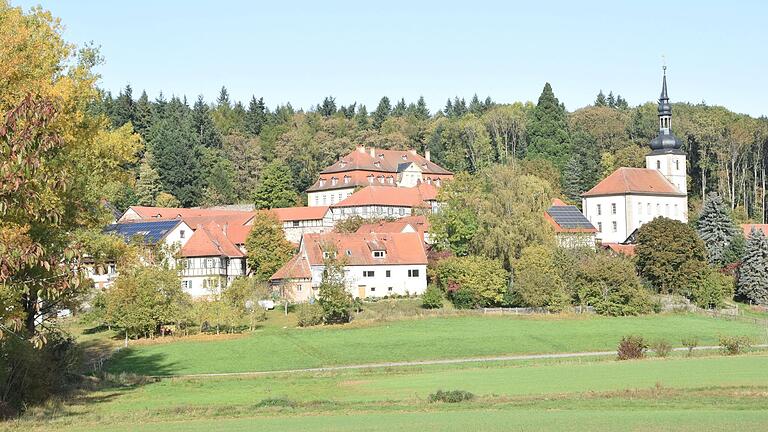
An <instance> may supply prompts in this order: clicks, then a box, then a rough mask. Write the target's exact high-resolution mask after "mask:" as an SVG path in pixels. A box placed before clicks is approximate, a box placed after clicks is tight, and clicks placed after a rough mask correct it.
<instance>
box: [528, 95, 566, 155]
mask: <svg viewBox="0 0 768 432" xmlns="http://www.w3.org/2000/svg"><path fill="white" fill-rule="evenodd" d="M569 149H570V136H569V134H568V123H567V119H566V114H565V108H564V107H563V106H562V105H560V101H558V100H557V98H556V97H555V94H554V92H553V91H552V86H550V85H549V83H546V84H545V85H544V90H542V92H541V96H539V102H538V104H537V105H536V108H534V110H533V115H532V118H531V120H530V122H529V126H528V149H527V157H528V158H530V159H537V158H539V159H547V160H549V161H550V162H552V163H553V164H555V166H557V167H562V166H563V165H565V162H566V161H567V160H568V159H569Z"/></svg>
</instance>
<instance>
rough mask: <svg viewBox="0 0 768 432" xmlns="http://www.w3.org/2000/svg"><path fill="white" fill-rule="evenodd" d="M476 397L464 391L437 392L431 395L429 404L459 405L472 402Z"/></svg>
mask: <svg viewBox="0 0 768 432" xmlns="http://www.w3.org/2000/svg"><path fill="white" fill-rule="evenodd" d="M474 397H475V395H473V394H472V393H470V392H468V391H464V390H446V391H443V390H438V391H437V392H435V393H432V394H431V395H429V402H430V403H434V402H446V403H459V402H463V401H468V400H471V399H472V398H474Z"/></svg>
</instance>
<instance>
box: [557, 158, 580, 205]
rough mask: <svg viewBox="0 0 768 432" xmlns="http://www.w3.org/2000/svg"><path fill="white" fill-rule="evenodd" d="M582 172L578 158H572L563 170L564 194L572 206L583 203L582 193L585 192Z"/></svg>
mask: <svg viewBox="0 0 768 432" xmlns="http://www.w3.org/2000/svg"><path fill="white" fill-rule="evenodd" d="M581 178H582V170H581V165H580V164H579V161H578V159H576V157H571V158H570V159H569V160H568V162H567V163H566V164H565V167H564V168H563V176H562V182H563V184H562V188H563V194H564V195H565V197H566V198H567V199H568V201H569V202H570V203H572V204H575V205H579V204H580V203H581V193H582V192H584V191H583V190H582V187H581Z"/></svg>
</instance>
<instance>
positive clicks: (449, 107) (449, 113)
mask: <svg viewBox="0 0 768 432" xmlns="http://www.w3.org/2000/svg"><path fill="white" fill-rule="evenodd" d="M443 113H445V116H446V117H453V102H451V99H450V98H448V101H447V102H446V103H445V108H444V109H443Z"/></svg>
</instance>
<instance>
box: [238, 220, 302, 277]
mask: <svg viewBox="0 0 768 432" xmlns="http://www.w3.org/2000/svg"><path fill="white" fill-rule="evenodd" d="M245 248H246V249H247V250H248V266H249V267H250V268H251V271H252V272H253V275H254V276H255V277H256V279H257V280H260V281H265V280H267V279H269V277H270V276H272V275H273V274H274V273H275V272H276V271H277V269H279V268H280V266H282V265H283V264H285V263H286V262H288V260H289V259H290V258H291V255H292V254H293V246H292V245H291V243H289V242H288V240H286V239H285V234H284V233H283V227H282V225H281V223H280V221H279V220H278V219H277V217H276V216H275V215H274V214H272V213H271V212H269V211H261V212H257V213H256V215H255V216H254V217H253V223H252V227H251V232H250V233H249V234H248V238H247V239H246V240H245Z"/></svg>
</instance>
